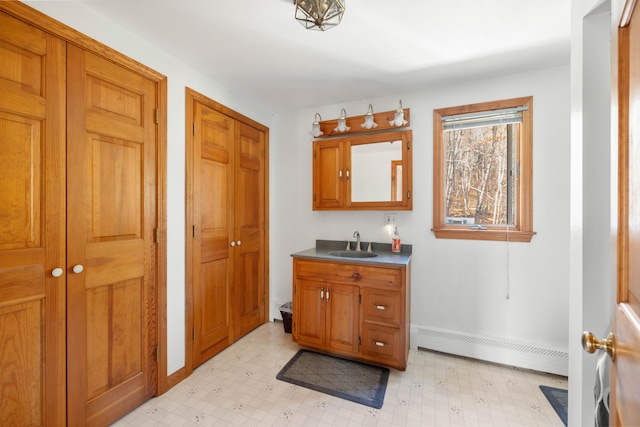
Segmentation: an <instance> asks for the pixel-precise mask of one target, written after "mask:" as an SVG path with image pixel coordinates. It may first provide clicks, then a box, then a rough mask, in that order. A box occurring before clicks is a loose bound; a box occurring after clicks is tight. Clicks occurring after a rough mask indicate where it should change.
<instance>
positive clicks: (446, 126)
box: [433, 97, 535, 242]
mask: <svg viewBox="0 0 640 427" xmlns="http://www.w3.org/2000/svg"><path fill="white" fill-rule="evenodd" d="M532 117H533V98H532V97H524V98H514V99H506V100H501V101H493V102H484V103H481V104H472V105H462V106H459V107H450V108H442V109H438V110H434V112H433V129H434V130H433V146H434V158H433V177H434V181H433V197H434V201H433V232H434V233H435V235H436V237H437V238H447V239H472V240H505V241H507V240H508V241H513V242H529V241H531V238H532V237H533V235H534V234H535V233H534V232H533V216H532V212H533V208H532V197H533V196H532V151H533V150H532V143H533V138H532V133H533V132H532V128H533V123H532Z"/></svg>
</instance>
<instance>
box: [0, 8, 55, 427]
mask: <svg viewBox="0 0 640 427" xmlns="http://www.w3.org/2000/svg"><path fill="white" fill-rule="evenodd" d="M0 64H1V65H0V189H1V190H0V424H1V425H3V426H42V425H51V426H63V425H65V420H66V419H65V406H66V399H65V381H66V370H65V367H66V361H65V317H66V312H65V307H66V303H65V302H66V299H65V290H66V287H65V280H66V279H65V275H64V274H63V270H64V269H65V267H66V259H65V220H66V218H65V115H64V111H65V81H64V74H65V43H64V42H63V41H61V40H59V39H57V38H56V37H53V36H51V35H48V34H46V33H45V32H43V31H40V30H38V29H36V28H33V27H31V26H30V25H27V24H25V23H24V22H22V21H19V20H17V19H15V18H13V17H11V16H9V15H7V14H5V13H3V12H1V11H0ZM55 269H60V270H55ZM52 273H53V274H52ZM58 273H60V276H59V277H55V276H57V275H58Z"/></svg>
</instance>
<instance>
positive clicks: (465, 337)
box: [410, 324, 569, 376]
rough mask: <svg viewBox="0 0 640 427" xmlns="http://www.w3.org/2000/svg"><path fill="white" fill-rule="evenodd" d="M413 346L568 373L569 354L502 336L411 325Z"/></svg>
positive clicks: (506, 363) (511, 364)
mask: <svg viewBox="0 0 640 427" xmlns="http://www.w3.org/2000/svg"><path fill="white" fill-rule="evenodd" d="M410 340H411V341H410V342H411V348H412V349H414V350H415V349H419V348H422V349H427V350H435V351H441V352H443V353H450V354H455V355H458V356H464V357H471V358H474V359H479V360H485V361H488V362H494V363H501V364H504V365H510V366H516V367H519V368H525V369H533V370H536V371H541V372H548V373H552V374H557V375H563V376H567V375H568V373H569V354H568V353H567V352H566V351H563V350H559V349H553V348H545V347H543V346H539V345H535V344H527V343H523V342H518V341H513V340H508V339H504V338H500V337H489V336H483V335H475V334H469V333H465V332H459V331H453V330H447V329H440V328H433V327H427V326H422V325H415V324H411V332H410Z"/></svg>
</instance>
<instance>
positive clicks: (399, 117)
mask: <svg viewBox="0 0 640 427" xmlns="http://www.w3.org/2000/svg"><path fill="white" fill-rule="evenodd" d="M407 123H408V122H407V121H406V120H405V119H404V110H403V109H402V99H401V100H399V101H398V109H397V110H396V114H395V117H394V118H393V120H391V121H390V122H389V124H390V125H391V126H404V125H406V124H407Z"/></svg>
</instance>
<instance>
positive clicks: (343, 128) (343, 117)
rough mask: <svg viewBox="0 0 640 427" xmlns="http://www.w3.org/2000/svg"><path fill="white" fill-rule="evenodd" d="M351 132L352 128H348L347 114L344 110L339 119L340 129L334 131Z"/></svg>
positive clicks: (341, 111)
mask: <svg viewBox="0 0 640 427" xmlns="http://www.w3.org/2000/svg"><path fill="white" fill-rule="evenodd" d="M349 130H351V127H350V126H347V112H346V111H345V109H344V108H343V109H342V110H340V117H339V118H338V127H336V128H335V129H334V131H336V132H347V131H349Z"/></svg>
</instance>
